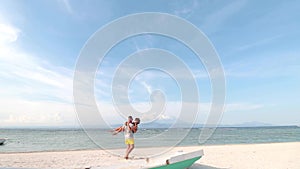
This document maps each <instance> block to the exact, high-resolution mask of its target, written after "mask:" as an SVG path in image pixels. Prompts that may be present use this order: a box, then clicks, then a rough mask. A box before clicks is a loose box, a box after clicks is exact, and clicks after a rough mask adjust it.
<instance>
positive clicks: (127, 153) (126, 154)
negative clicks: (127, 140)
mask: <svg viewBox="0 0 300 169" xmlns="http://www.w3.org/2000/svg"><path fill="white" fill-rule="evenodd" d="M129 149H130V145H129V144H127V149H126V152H125V159H126V160H127V159H128V155H129Z"/></svg>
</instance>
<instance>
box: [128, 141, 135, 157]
mask: <svg viewBox="0 0 300 169" xmlns="http://www.w3.org/2000/svg"><path fill="white" fill-rule="evenodd" d="M133 149H134V144H130V148H129V150H128V154H127V156H128V155H129V154H130V153H131V151H132V150H133Z"/></svg>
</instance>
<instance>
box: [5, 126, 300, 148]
mask: <svg viewBox="0 0 300 169" xmlns="http://www.w3.org/2000/svg"><path fill="white" fill-rule="evenodd" d="M166 131H168V132H167V134H166V133H165V132H166ZM188 131H189V130H188V129H168V130H167V129H140V130H139V131H138V133H136V134H135V138H136V147H153V146H172V145H173V144H171V143H173V142H176V141H177V140H178V141H179V144H178V145H180V146H194V145H200V144H199V142H198V138H199V134H200V132H201V128H200V129H191V130H190V132H189V133H188ZM187 133H188V134H187ZM89 134H90V135H92V136H93V139H94V141H95V142H96V143H98V144H99V143H100V145H101V146H102V147H104V148H124V143H123V142H124V136H123V135H122V134H118V135H117V136H112V135H111V133H110V132H108V130H104V129H98V130H96V129H94V130H90V131H89ZM185 134H187V136H186V137H185V138H184V139H183V140H180V139H179V138H180V137H181V136H183V135H185ZM155 136H156V137H155ZM0 138H7V142H6V144H5V145H3V146H0V152H33V151H64V150H85V149H99V148H100V147H99V146H98V145H97V144H95V143H94V142H93V141H92V140H91V139H90V138H89V137H88V136H87V134H86V133H85V132H84V131H83V130H80V129H60V130H55V129H0ZM299 141H300V128H299V127H254V128H218V129H217V130H216V131H215V132H214V134H213V135H212V137H210V138H209V139H208V140H207V141H206V142H205V143H204V144H205V145H223V144H255V143H276V142H299Z"/></svg>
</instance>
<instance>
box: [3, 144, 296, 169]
mask: <svg viewBox="0 0 300 169" xmlns="http://www.w3.org/2000/svg"><path fill="white" fill-rule="evenodd" d="M160 149H161V148H136V149H135V150H134V152H133V153H132V155H133V156H135V157H136V159H134V160H127V161H126V160H124V159H123V158H121V157H117V156H114V155H112V154H110V153H108V152H106V151H104V150H84V151H65V152H40V153H0V167H25V168H87V167H93V168H111V169H118V168H133V167H134V168H143V167H147V166H149V165H153V164H155V163H161V162H163V161H164V160H165V159H166V158H167V157H169V156H171V155H172V154H178V153H179V152H181V153H182V152H190V151H193V150H199V149H203V150H204V156H203V157H202V158H201V159H200V160H199V161H197V162H196V163H195V164H194V165H193V166H192V167H191V168H190V169H224V168H232V169H248V168H249V169H300V142H295V143H272V144H248V145H220V146H199V147H195V146H194V147H176V148H174V149H172V150H171V151H169V152H168V153H166V154H163V155H162V156H158V157H154V158H150V162H149V163H147V162H146V160H145V159H137V158H140V157H146V156H147V154H148V153H151V152H153V151H155V150H160ZM123 151H124V150H114V152H115V153H122V152H123ZM122 154H123V153H122Z"/></svg>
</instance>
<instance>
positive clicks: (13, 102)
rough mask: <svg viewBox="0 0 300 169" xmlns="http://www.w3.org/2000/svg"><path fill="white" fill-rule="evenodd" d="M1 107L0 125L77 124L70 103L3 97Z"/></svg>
mask: <svg viewBox="0 0 300 169" xmlns="http://www.w3.org/2000/svg"><path fill="white" fill-rule="evenodd" d="M0 107H1V110H0V114H1V116H0V127H13V126H67V125H70V126H76V125H77V122H76V118H75V117H76V116H75V113H74V109H73V106H72V105H69V104H64V103H57V102H49V101H28V100H23V99H17V98H11V99H7V98H1V99H0Z"/></svg>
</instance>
